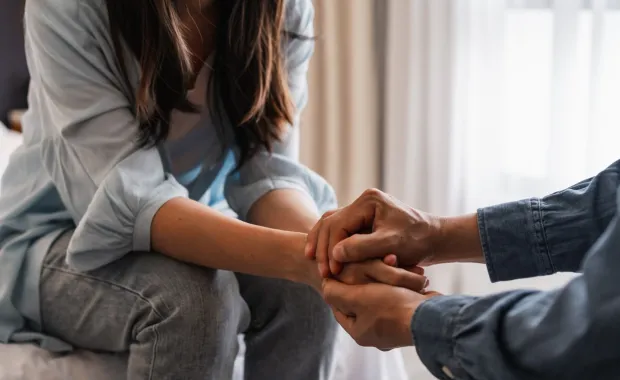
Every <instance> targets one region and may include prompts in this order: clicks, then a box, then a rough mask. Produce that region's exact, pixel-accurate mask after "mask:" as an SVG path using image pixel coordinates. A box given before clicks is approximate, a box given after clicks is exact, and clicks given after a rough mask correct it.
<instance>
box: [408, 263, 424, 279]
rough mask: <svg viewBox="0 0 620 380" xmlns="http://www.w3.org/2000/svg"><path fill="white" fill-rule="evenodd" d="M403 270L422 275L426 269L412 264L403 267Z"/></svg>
mask: <svg viewBox="0 0 620 380" xmlns="http://www.w3.org/2000/svg"><path fill="white" fill-rule="evenodd" d="M403 269H404V270H406V271H409V272H412V273H415V274H419V275H420V276H424V273H426V270H425V269H424V268H422V267H419V266H417V265H414V266H410V267H403Z"/></svg>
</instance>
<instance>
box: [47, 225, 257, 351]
mask: <svg viewBox="0 0 620 380" xmlns="http://www.w3.org/2000/svg"><path fill="white" fill-rule="evenodd" d="M70 239H71V233H67V234H65V235H63V236H62V237H61V238H59V239H58V241H57V242H56V243H55V244H54V245H53V247H52V248H51V249H50V251H49V252H48V254H47V256H46V258H45V260H44V263H43V267H42V271H41V280H40V298H41V300H40V302H41V319H42V324H43V329H44V332H45V333H46V334H49V335H51V336H54V337H57V338H59V339H62V340H64V341H66V342H67V343H70V344H72V345H74V346H77V347H80V348H84V349H89V350H96V351H110V352H125V351H127V350H128V348H129V346H130V345H131V343H132V342H133V341H134V340H135V339H136V335H137V334H138V333H139V332H140V331H143V330H144V329H148V328H149V327H150V326H153V325H155V324H158V323H160V322H162V320H165V319H166V318H169V317H170V316H174V315H178V314H180V313H183V314H187V311H188V310H189V311H194V310H202V311H203V312H204V310H205V309H209V308H210V307H211V308H213V309H220V308H222V307H223V303H226V304H227V305H228V306H230V304H233V303H234V304H235V305H234V307H235V308H236V309H237V310H244V309H245V310H246V312H245V314H248V312H247V306H246V305H245V303H244V301H243V299H242V298H241V296H240V294H239V288H238V283H237V280H236V278H235V275H234V274H233V273H231V272H226V271H220V270H214V269H208V268H202V267H198V266H193V265H189V264H185V263H182V262H179V261H176V260H174V259H171V258H169V257H166V256H163V255H160V254H156V253H138V252H136V253H130V254H128V255H126V256H125V257H123V258H121V259H119V260H117V261H115V262H113V263H112V264H110V265H107V266H105V267H102V268H99V269H97V270H94V271H90V272H86V273H81V272H77V271H75V270H73V269H72V268H70V267H69V266H68V265H67V264H66V251H67V247H68V244H69V241H70ZM206 292H210V294H208V295H205V293H206ZM205 300H208V301H205ZM205 303H209V305H204V304H205ZM188 305H189V306H188ZM192 305H193V306H192ZM198 306H200V308H199V307H198ZM212 314H213V313H212ZM201 317H202V318H204V317H205V316H204V315H203V316H201ZM188 318H189V316H188ZM243 319H244V320H245V322H240V324H241V325H242V326H240V327H239V328H240V329H245V325H247V323H248V321H247V320H248V319H249V316H245V317H244V318H243ZM205 322H206V321H205ZM244 324H245V325H244ZM179 338H181V337H179Z"/></svg>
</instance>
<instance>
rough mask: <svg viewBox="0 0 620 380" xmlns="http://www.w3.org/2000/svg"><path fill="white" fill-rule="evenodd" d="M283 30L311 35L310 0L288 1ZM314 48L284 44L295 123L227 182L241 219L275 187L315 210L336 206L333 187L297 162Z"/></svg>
mask: <svg viewBox="0 0 620 380" xmlns="http://www.w3.org/2000/svg"><path fill="white" fill-rule="evenodd" d="M286 12H287V17H286V20H287V21H286V30H287V31H289V32H294V33H296V34H299V35H301V36H305V37H313V36H314V34H313V33H314V28H313V22H314V8H313V5H312V1H310V0H289V1H287V9H286ZM313 51H314V41H313V40H312V39H305V38H304V39H291V40H289V41H288V42H287V46H286V66H287V70H288V86H289V89H290V92H291V95H292V97H293V101H294V102H295V106H296V110H297V113H296V115H295V123H294V125H293V126H291V127H290V128H289V133H288V135H287V136H286V137H285V138H284V139H283V141H282V142H280V143H278V144H277V145H276V146H275V148H274V152H273V154H269V153H267V152H264V151H263V152H260V153H258V154H257V155H256V156H254V157H253V158H252V159H251V160H250V161H249V162H247V163H246V164H245V165H244V166H243V167H241V169H240V170H239V171H237V172H233V173H232V174H231V175H230V176H229V177H228V179H227V181H226V189H225V194H226V199H227V201H228V204H229V205H230V207H231V208H232V209H233V210H234V211H235V212H236V213H237V215H239V217H240V218H241V219H242V220H245V219H246V218H247V214H248V212H249V210H250V208H251V207H252V205H253V204H254V203H255V202H256V201H257V200H259V199H260V198H261V197H262V196H264V195H265V194H267V193H269V192H270V191H273V190H277V189H294V190H298V191H300V192H302V193H303V194H305V195H307V196H308V197H309V198H311V199H312V200H313V201H314V204H315V205H316V206H317V212H319V213H323V212H325V211H328V210H331V209H334V208H336V206H337V202H336V196H335V193H334V190H333V189H332V187H331V186H330V185H329V184H328V183H327V182H326V181H325V180H324V179H323V178H322V177H321V176H319V175H318V174H316V173H314V172H312V171H311V170H310V169H309V168H307V167H305V166H303V165H301V164H300V163H299V119H300V113H301V111H302V110H303V109H304V107H305V106H306V103H307V101H308V84H307V78H306V77H307V73H308V65H309V61H310V58H311V57H312V54H313Z"/></svg>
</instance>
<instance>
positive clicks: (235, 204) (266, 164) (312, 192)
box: [225, 154, 337, 220]
mask: <svg viewBox="0 0 620 380" xmlns="http://www.w3.org/2000/svg"><path fill="white" fill-rule="evenodd" d="M279 189H294V190H298V191H300V192H302V193H304V194H306V195H307V196H308V197H309V198H310V199H311V200H312V201H313V202H314V204H315V205H316V209H317V211H318V213H319V214H322V213H324V212H326V211H329V210H332V209H335V208H336V207H337V201H336V195H335V192H334V190H333V188H332V187H331V186H330V185H329V184H328V183H327V182H326V181H325V179H323V178H322V177H321V176H319V175H318V174H316V173H315V172H313V171H312V170H310V169H309V168H307V167H305V166H303V165H301V164H299V163H298V162H295V161H294V160H292V159H289V158H287V157H285V156H283V155H278V154H273V155H267V154H260V155H258V156H256V157H254V158H253V159H252V160H251V161H250V162H248V163H247V164H245V165H244V166H243V167H242V168H241V169H240V170H239V171H238V172H234V173H232V174H231V175H229V177H228V179H227V181H226V188H225V195H226V199H227V201H228V204H229V205H230V207H231V208H232V209H233V210H234V211H235V212H236V213H237V215H239V218H240V219H241V220H247V215H248V212H249V211H250V209H251V207H252V205H254V203H255V202H256V201H258V200H259V199H260V198H261V197H263V196H264V195H265V194H267V193H269V192H270V191H273V190H279Z"/></svg>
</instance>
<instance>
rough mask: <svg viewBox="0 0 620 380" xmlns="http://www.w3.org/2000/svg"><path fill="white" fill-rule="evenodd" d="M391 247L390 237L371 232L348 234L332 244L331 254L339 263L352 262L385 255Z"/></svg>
mask: <svg viewBox="0 0 620 380" xmlns="http://www.w3.org/2000/svg"><path fill="white" fill-rule="evenodd" d="M390 248H392V245H391V243H390V239H387V238H386V237H385V236H384V235H383V234H381V233H378V232H373V233H371V234H360V235H353V236H350V237H348V238H346V239H344V240H343V241H341V242H340V243H338V244H336V246H334V250H333V251H332V256H333V258H334V259H335V260H336V261H340V262H341V263H354V262H360V261H366V260H369V259H379V258H383V257H385V256H386V255H387V254H388V253H389V252H390V251H391V249H390Z"/></svg>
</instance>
